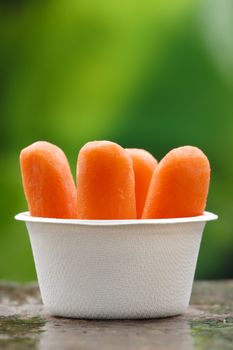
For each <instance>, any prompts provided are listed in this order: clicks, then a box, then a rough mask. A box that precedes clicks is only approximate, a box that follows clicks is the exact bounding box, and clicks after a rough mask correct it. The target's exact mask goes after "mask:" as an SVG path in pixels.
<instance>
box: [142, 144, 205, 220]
mask: <svg viewBox="0 0 233 350" xmlns="http://www.w3.org/2000/svg"><path fill="white" fill-rule="evenodd" d="M209 181H210V165H209V161H208V159H207V157H206V156H205V154H204V153H203V152H202V151H201V150H200V149H198V148H196V147H192V146H185V147H180V148H176V149H173V150H172V151H170V152H169V153H168V154H167V155H166V156H165V157H164V158H163V159H162V160H161V162H160V163H159V165H158V166H157V168H156V169H155V172H154V174H153V176H152V180H151V184H150V188H149V191H148V196H147V199H146V203H145V208H144V211H143V215H142V218H143V219H153V218H177V217H190V216H198V215H202V214H203V211H204V210H205V206H206V200H207V195H208V189H209Z"/></svg>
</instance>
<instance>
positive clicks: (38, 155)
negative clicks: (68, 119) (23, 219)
mask: <svg viewBox="0 0 233 350" xmlns="http://www.w3.org/2000/svg"><path fill="white" fill-rule="evenodd" d="M20 165H21V173H22V179H23V187H24V192H25V196H26V199H27V203H28V207H29V211H30V214H31V215H32V216H39V217H50V218H68V219H72V218H75V217H77V196H76V187H75V183H74V180H73V177H72V174H71V171H70V167H69V164H68V161H67V158H66V156H65V154H64V152H63V151H62V150H61V149H60V148H58V147H57V146H55V145H53V144H51V143H48V142H43V141H39V142H35V143H33V144H32V145H30V146H28V147H26V148H24V149H23V150H22V151H21V153H20Z"/></svg>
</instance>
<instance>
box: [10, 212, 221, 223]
mask: <svg viewBox="0 0 233 350" xmlns="http://www.w3.org/2000/svg"><path fill="white" fill-rule="evenodd" d="M15 219H16V220H18V221H25V222H34V223H46V224H66V225H67V224H68V225H72V224H73V225H85V226H89V225H90V226H92V225H94V226H118V225H131V224H133V225H145V224H160V225H162V224H179V223H190V222H206V221H212V220H217V219H218V216H217V215H216V214H213V213H211V212H208V211H204V213H203V215H200V216H192V217H184V218H169V219H134V220H82V219H56V218H44V217H36V216H31V215H30V213H29V211H25V212H22V213H19V214H17V215H16V216H15Z"/></svg>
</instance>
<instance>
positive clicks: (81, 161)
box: [77, 141, 136, 220]
mask: <svg viewBox="0 0 233 350" xmlns="http://www.w3.org/2000/svg"><path fill="white" fill-rule="evenodd" d="M77 198H78V218H80V219H100V220H101V219H103V220H104V219H105V220H111V219H136V205H135V193H134V172H133V164H132V160H131V158H130V156H129V154H128V153H127V152H126V151H125V150H124V149H123V148H122V147H120V146H119V145H117V144H116V143H113V142H109V141H93V142H88V143H87V144H86V145H85V146H84V147H83V148H82V149H81V150H80V153H79V156H78V162H77Z"/></svg>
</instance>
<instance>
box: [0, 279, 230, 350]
mask: <svg viewBox="0 0 233 350" xmlns="http://www.w3.org/2000/svg"><path fill="white" fill-rule="evenodd" d="M0 349H8V350H11V349H12V350H13V349H14V350H15V349H16V350H17V349H24V350H27V349H38V350H41V349H83V350H86V349H88V350H89V349H90V350H95V349H96V350H97V349H98V350H99V349H100V350H105V349H106V350H107V349H108V350H118V349H121V350H123V349H129V350H139V349H140V350H152V349H153V350H156V349H159V350H165V349H166V350H173V349H179V350H190V349H200V350H205V349H211V350H215V349H218V350H224V349H233V281H221V282H214V281H213V282H195V283H194V288H193V293H192V298H191V303H190V307H189V309H188V310H187V312H186V313H185V314H184V315H181V316H177V317H171V318H166V319H158V320H125V321H107V320H106V321H95V320H92V321H90V320H89V321H87V320H77V319H64V318H55V317H52V316H50V315H48V314H47V313H46V310H44V309H43V306H42V304H41V299H40V293H39V290H38V286H37V284H36V283H33V284H27V285H19V284H15V283H9V282H1V284H0Z"/></svg>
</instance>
